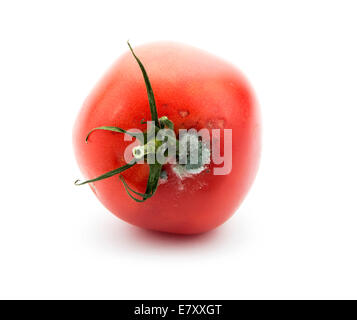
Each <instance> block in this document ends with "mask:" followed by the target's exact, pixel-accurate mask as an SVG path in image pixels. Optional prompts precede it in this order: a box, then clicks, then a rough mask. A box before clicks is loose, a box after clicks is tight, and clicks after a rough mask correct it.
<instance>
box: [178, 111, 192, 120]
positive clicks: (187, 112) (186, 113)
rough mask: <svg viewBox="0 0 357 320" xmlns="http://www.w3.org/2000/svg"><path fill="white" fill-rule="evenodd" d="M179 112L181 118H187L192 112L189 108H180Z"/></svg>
mask: <svg viewBox="0 0 357 320" xmlns="http://www.w3.org/2000/svg"><path fill="white" fill-rule="evenodd" d="M178 113H179V115H180V117H181V118H186V117H187V116H188V115H189V114H190V112H189V111H188V110H179V112H178Z"/></svg>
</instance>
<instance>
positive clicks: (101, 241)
mask: <svg viewBox="0 0 357 320" xmlns="http://www.w3.org/2000/svg"><path fill="white" fill-rule="evenodd" d="M239 218H240V217H233V218H232V219H230V220H229V221H228V222H227V223H225V224H223V225H221V226H220V227H218V228H216V229H214V230H211V231H208V232H205V233H200V234H195V235H180V234H171V233H164V232H158V231H151V230H144V229H141V228H138V227H135V226H132V225H129V224H127V223H125V222H122V221H120V220H117V219H116V218H113V219H105V220H103V221H102V222H104V223H103V224H99V225H98V224H96V229H97V228H99V229H97V230H96V232H95V235H94V236H95V238H96V239H95V242H96V243H97V244H98V245H100V246H101V247H102V248H105V249H110V250H114V251H115V252H117V253H120V252H130V254H142V253H145V254H147V253H152V254H155V253H159V254H171V253H180V252H183V253H184V254H190V253H191V254H196V253H198V252H199V253H200V254H204V253H207V254H209V255H210V254H213V255H214V254H217V252H221V251H222V250H221V249H224V251H226V250H236V249H237V247H238V246H240V245H241V244H242V243H243V242H244V241H245V238H246V237H245V235H246V233H245V232H244V222H243V221H242V219H239ZM239 220H240V221H239Z"/></svg>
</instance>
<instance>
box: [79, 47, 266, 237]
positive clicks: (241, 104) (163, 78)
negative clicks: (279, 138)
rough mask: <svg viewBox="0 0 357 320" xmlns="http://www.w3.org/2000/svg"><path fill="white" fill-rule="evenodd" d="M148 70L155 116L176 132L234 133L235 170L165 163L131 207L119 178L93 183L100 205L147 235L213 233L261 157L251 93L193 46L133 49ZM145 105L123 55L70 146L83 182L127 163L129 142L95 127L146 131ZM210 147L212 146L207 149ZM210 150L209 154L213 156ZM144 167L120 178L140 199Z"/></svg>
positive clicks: (234, 73) (138, 74)
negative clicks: (149, 192) (191, 170)
mask: <svg viewBox="0 0 357 320" xmlns="http://www.w3.org/2000/svg"><path fill="white" fill-rule="evenodd" d="M135 54H136V56H137V57H138V58H139V59H140V61H141V62H142V65H143V66H144V67H145V69H146V71H147V75H148V78H149V80H150V83H151V86H152V90H153V94H154V97H155V101H156V108H157V113H158V115H159V117H162V116H167V118H169V119H170V120H171V121H172V122H173V124H174V128H175V133H176V134H177V135H178V132H179V131H178V130H179V129H185V128H186V129H196V130H200V129H203V128H206V129H207V130H208V132H209V133H210V134H213V129H220V131H219V138H220V140H219V145H220V147H221V153H222V152H223V150H224V145H223V143H224V134H223V129H231V134H232V146H231V152H232V154H231V155H232V160H231V166H232V169H231V171H230V172H229V173H228V174H223V175H217V174H215V172H214V171H215V168H216V167H219V166H220V165H216V164H215V163H214V162H213V161H211V162H210V163H209V164H206V166H205V167H204V170H201V171H200V172H199V173H197V174H187V175H184V176H182V175H180V174H178V172H177V170H175V168H177V166H175V165H174V164H170V163H167V164H164V165H163V166H162V173H161V177H162V178H161V179H160V181H159V184H158V186H157V189H156V192H155V194H154V195H153V196H151V197H149V198H147V199H146V201H143V202H136V201H134V200H133V199H132V198H131V197H129V196H128V193H127V191H126V189H125V188H124V186H123V183H122V181H120V179H119V177H118V175H113V176H111V177H109V178H107V179H103V180H99V181H95V182H93V183H90V186H91V188H92V190H93V192H94V194H95V195H96V196H97V198H98V199H99V200H100V201H101V202H102V204H103V205H104V206H105V207H106V208H107V209H109V210H110V211H111V212H112V213H114V214H115V215H116V216H117V217H119V218H120V219H122V220H124V221H126V222H128V223H131V224H133V225H136V226H139V227H141V228H145V229H151V230H157V231H164V232H170V233H179V234H195V233H201V232H205V231H208V230H211V229H213V228H215V227H217V226H219V225H221V224H222V223H223V222H225V221H226V220H227V219H228V218H229V217H231V216H232V215H233V214H234V212H235V211H236V210H237V209H238V207H239V205H240V204H241V202H242V201H243V199H244V197H245V195H246V194H247V192H248V190H249V188H250V186H251V184H252V182H253V180H254V177H255V175H256V172H257V168H258V162H259V155H260V148H261V144H260V117H259V109H258V106H257V101H256V98H255V96H254V93H253V91H252V89H251V87H250V85H249V83H248V82H247V80H246V79H245V77H244V76H243V75H242V74H241V72H240V71H239V70H237V69H236V68H235V67H234V66H232V65H231V64H229V63H227V62H225V61H223V60H221V59H219V58H217V57H215V56H213V55H211V54H209V53H207V52H205V51H202V50H199V49H196V48H194V47H191V46H187V45H183V44H177V43H171V42H159V43H152V44H147V45H143V46H139V47H137V48H135ZM151 115H152V114H151V113H150V104H149V101H148V93H147V88H146V86H145V81H144V78H143V73H142V71H141V69H140V67H139V65H138V62H137V61H136V60H135V59H134V57H133V54H131V53H130V51H128V52H127V53H125V54H124V55H123V56H121V57H120V58H119V59H118V60H117V61H116V62H115V63H114V64H113V65H112V67H111V68H110V69H109V70H108V72H107V73H106V74H105V75H104V77H103V78H102V79H101V80H100V81H99V83H98V84H97V85H96V86H95V88H94V89H93V91H92V92H91V94H90V95H89V97H88V98H87V99H86V101H85V102H84V105H83V107H82V108H81V110H80V113H79V115H78V117H77V120H76V122H75V126H74V131H73V143H74V150H75V155H76V159H77V162H78V164H79V167H80V169H81V171H82V173H83V175H84V176H85V177H86V178H88V179H93V178H95V177H98V176H100V175H102V174H103V173H105V172H108V171H111V170H113V169H115V168H118V167H121V166H123V165H125V164H126V161H125V158H124V153H125V151H126V149H127V147H128V146H131V145H132V144H133V141H134V140H135V139H134V140H133V141H124V137H123V135H122V134H120V133H117V132H109V131H106V130H96V131H94V132H92V133H91V134H90V136H89V137H88V143H86V141H85V140H86V137H87V135H88V133H89V132H90V131H91V130H92V129H93V128H96V127H100V126H113V127H120V128H123V129H125V130H129V129H133V128H136V129H140V130H141V131H145V130H146V124H144V123H141V120H142V119H145V120H150V119H151ZM209 148H212V146H210V145H209ZM211 151H212V150H211ZM148 176H149V165H148V164H146V163H143V164H137V165H135V166H133V167H131V168H129V169H127V170H126V171H124V172H122V177H123V178H124V179H125V181H126V183H127V185H128V186H130V187H131V188H132V189H133V190H136V191H137V192H140V193H143V192H144V191H145V188H146V186H147V183H148Z"/></svg>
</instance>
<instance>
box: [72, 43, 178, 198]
mask: <svg viewBox="0 0 357 320" xmlns="http://www.w3.org/2000/svg"><path fill="white" fill-rule="evenodd" d="M127 44H128V46H129V49H130V51H131V53H132V55H133V56H134V58H135V60H136V61H137V63H138V65H139V67H140V69H141V72H142V75H143V78H144V81H145V86H146V91H147V95H148V100H149V106H150V113H151V120H152V123H153V126H152V127H151V129H149V130H148V132H145V133H144V134H141V133H135V132H130V131H127V130H125V129H122V128H119V127H113V126H100V127H96V128H93V129H92V130H90V131H89V133H88V134H87V136H86V138H85V142H86V143H88V138H89V136H90V135H91V134H92V133H93V132H94V131H96V130H106V131H112V132H117V133H124V134H129V135H131V136H132V137H135V138H137V139H138V140H139V142H140V145H139V146H138V147H135V148H133V157H134V158H133V159H132V160H131V161H130V162H129V163H127V164H126V165H124V166H122V167H119V168H117V169H114V170H111V171H109V172H106V173H104V174H102V175H100V176H98V177H96V178H94V179H90V180H86V181H80V180H76V181H75V183H74V184H75V185H77V186H79V185H84V184H87V183H93V182H96V181H99V180H103V179H107V178H110V177H112V176H114V175H117V174H119V179H120V180H121V182H122V183H123V185H124V188H125V191H126V192H127V194H128V195H129V196H130V197H131V198H132V199H133V200H135V201H137V202H144V201H146V200H147V199H149V198H151V197H152V196H153V195H154V194H155V192H156V189H157V187H158V183H159V179H160V175H161V170H162V164H161V163H159V162H158V161H154V163H150V162H148V161H147V159H148V157H150V156H152V155H155V154H156V153H157V151H158V149H159V148H160V147H162V146H163V142H165V143H167V145H168V146H169V147H170V146H175V147H176V146H178V144H179V142H178V141H177V139H176V137H170V136H169V137H166V138H165V141H164V140H162V141H161V140H157V138H156V137H155V135H156V133H157V132H158V131H159V130H161V129H165V128H167V129H170V130H173V129H174V124H173V122H172V121H171V120H170V119H168V118H167V117H166V116H163V117H161V118H160V119H159V118H158V114H157V108H156V102H155V97H154V92H153V90H152V87H151V83H150V80H149V77H148V75H147V72H146V70H145V67H144V66H143V64H142V63H141V61H140V59H139V58H138V57H137V56H136V54H135V53H134V50H133V49H132V47H131V45H130V43H129V41H128V42H127ZM141 123H143V121H142V122H141ZM166 154H167V150H166V153H165V150H164V152H163V154H162V155H163V156H165V155H166ZM143 159H144V161H145V160H146V161H147V162H148V164H149V169H150V170H149V177H148V181H147V185H146V190H145V193H140V192H137V191H135V190H134V189H132V188H131V187H130V186H129V185H128V184H127V182H126V181H125V179H124V177H123V176H122V175H120V174H121V173H122V172H124V171H125V170H127V169H129V168H131V167H133V166H134V165H136V164H137V163H139V161H141V160H143Z"/></svg>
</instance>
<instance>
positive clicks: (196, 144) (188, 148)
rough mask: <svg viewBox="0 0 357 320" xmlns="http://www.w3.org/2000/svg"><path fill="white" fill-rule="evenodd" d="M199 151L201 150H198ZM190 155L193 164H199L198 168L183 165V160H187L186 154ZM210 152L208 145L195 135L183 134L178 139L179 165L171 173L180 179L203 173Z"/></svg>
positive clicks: (208, 161)
mask: <svg viewBox="0 0 357 320" xmlns="http://www.w3.org/2000/svg"><path fill="white" fill-rule="evenodd" d="M200 149H201V150H200ZM188 153H191V155H192V158H193V159H194V160H196V161H195V162H194V163H198V161H199V163H201V164H202V165H200V166H198V167H195V166H194V167H192V166H188V165H187V164H184V161H183V160H184V159H187V154H188ZM210 158H211V151H210V148H209V145H207V144H206V143H205V142H202V141H200V139H199V136H198V135H197V134H196V133H191V132H188V133H185V134H183V135H182V136H181V137H180V141H179V163H178V164H176V165H174V166H173V167H172V170H173V172H174V173H175V174H176V176H177V177H179V178H180V179H184V178H189V177H192V176H193V175H197V174H199V173H201V172H202V171H204V170H205V169H206V167H207V164H209V163H210Z"/></svg>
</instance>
